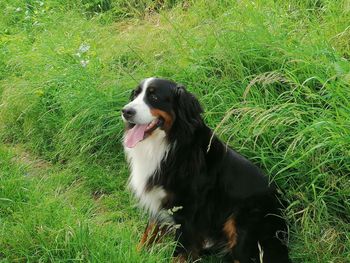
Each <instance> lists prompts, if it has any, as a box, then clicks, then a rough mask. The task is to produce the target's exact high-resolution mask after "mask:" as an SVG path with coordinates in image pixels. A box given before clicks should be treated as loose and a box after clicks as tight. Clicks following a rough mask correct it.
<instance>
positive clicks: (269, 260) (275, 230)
mask: <svg viewBox="0 0 350 263" xmlns="http://www.w3.org/2000/svg"><path fill="white" fill-rule="evenodd" d="M259 232H260V235H259V242H258V248H259V256H260V257H259V258H260V263H291V262H292V261H291V260H290V258H289V255H288V247H287V243H288V229H287V225H286V223H285V221H284V219H283V218H282V217H281V216H279V215H273V214H269V215H266V216H265V218H264V219H263V222H262V225H261V227H260V231H259Z"/></svg>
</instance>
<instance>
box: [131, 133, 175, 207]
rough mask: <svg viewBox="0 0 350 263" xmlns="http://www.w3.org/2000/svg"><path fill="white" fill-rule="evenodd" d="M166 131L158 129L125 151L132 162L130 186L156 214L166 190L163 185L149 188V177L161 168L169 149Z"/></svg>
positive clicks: (141, 202)
mask: <svg viewBox="0 0 350 263" xmlns="http://www.w3.org/2000/svg"><path fill="white" fill-rule="evenodd" d="M165 136H166V135H165V132H164V131H161V130H156V131H155V132H153V134H152V135H151V136H150V137H149V138H147V139H145V140H144V141H141V142H139V143H138V144H137V145H136V146H135V147H134V148H126V147H125V152H126V155H127V159H128V161H129V163H130V168H131V176H130V182H129V184H130V187H131V189H132V191H133V192H134V194H135V195H136V197H137V198H138V199H139V202H140V204H141V205H142V206H143V207H145V208H146V209H147V210H149V211H150V212H151V213H152V214H156V213H157V212H158V211H159V209H160V208H161V204H162V201H163V200H164V198H165V197H166V192H165V191H164V189H163V188H162V187H161V186H154V187H153V188H151V189H148V187H147V183H148V181H149V179H150V178H151V177H152V176H154V175H155V173H156V171H157V170H158V169H160V164H161V162H162V160H163V159H164V158H166V155H167V153H168V151H169V144H168V142H167V141H166V138H165Z"/></svg>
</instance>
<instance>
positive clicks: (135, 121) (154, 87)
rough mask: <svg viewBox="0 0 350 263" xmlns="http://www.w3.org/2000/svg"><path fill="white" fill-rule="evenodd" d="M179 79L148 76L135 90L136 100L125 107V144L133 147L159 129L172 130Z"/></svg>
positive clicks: (123, 111) (123, 113) (123, 114)
mask: <svg viewBox="0 0 350 263" xmlns="http://www.w3.org/2000/svg"><path fill="white" fill-rule="evenodd" d="M175 86H176V83H174V82H170V81H165V80H161V79H156V78H148V79H146V80H144V81H143V82H141V84H140V85H139V86H138V87H137V88H136V89H135V90H134V91H133V94H132V101H131V102H129V103H128V104H127V105H125V107H124V108H123V110H122V118H123V120H124V122H126V124H127V131H126V134H125V140H124V143H125V146H126V147H128V148H133V147H135V146H136V144H137V143H139V142H140V141H143V140H145V139H146V138H147V137H149V136H150V135H152V133H153V132H154V131H155V130H157V129H162V130H169V128H170V127H171V125H172V123H173V120H174V114H173V113H172V97H173V92H174V87H175Z"/></svg>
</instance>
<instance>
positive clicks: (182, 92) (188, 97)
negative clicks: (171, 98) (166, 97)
mask: <svg viewBox="0 0 350 263" xmlns="http://www.w3.org/2000/svg"><path fill="white" fill-rule="evenodd" d="M202 112H203V109H202V107H201V105H200V103H199V101H198V100H197V99H196V97H195V96H194V95H193V94H191V93H190V92H188V91H187V90H186V88H185V87H184V86H182V85H177V87H176V88H175V113H176V124H177V126H178V127H179V129H181V131H182V132H185V133H187V135H189V134H188V133H190V134H192V133H193V131H194V130H195V128H196V127H198V126H200V125H201V124H202V123H203V120H202V116H201V113H202Z"/></svg>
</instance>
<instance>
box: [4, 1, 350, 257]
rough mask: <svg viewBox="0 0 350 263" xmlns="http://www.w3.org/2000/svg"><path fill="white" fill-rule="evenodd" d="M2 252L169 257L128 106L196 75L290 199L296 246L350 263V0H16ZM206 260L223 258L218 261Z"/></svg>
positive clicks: (218, 124) (198, 87)
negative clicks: (153, 239)
mask: <svg viewBox="0 0 350 263" xmlns="http://www.w3.org/2000/svg"><path fill="white" fill-rule="evenodd" d="M0 10H1V12H2V14H1V15H0V262H71V261H82V262H169V261H170V255H171V251H172V249H173V243H172V242H170V241H169V242H165V243H163V244H159V245H156V246H155V247H153V248H151V249H150V250H149V251H143V252H140V253H138V252H136V250H135V247H136V244H137V242H138V238H139V237H140V234H141V232H142V230H143V227H144V224H145V221H146V218H147V216H146V215H145V214H143V213H141V212H140V211H139V210H138V208H137V207H136V202H135V200H134V199H133V198H132V196H131V195H130V193H129V192H128V190H127V189H126V183H127V177H128V171H127V166H126V164H125V161H124V155H123V151H122V147H121V137H122V133H123V124H122V122H121V119H120V109H121V107H122V106H123V105H124V104H125V102H126V101H127V99H128V97H129V91H130V89H131V88H133V87H134V86H135V85H136V83H137V82H139V80H141V79H143V78H145V77H149V76H159V77H166V78H170V79H173V80H175V81H177V82H181V83H183V84H185V85H186V86H187V88H188V89H189V90H190V91H192V92H193V93H195V94H196V95H197V97H198V98H199V99H200V101H201V102H202V104H203V105H204V108H205V115H204V117H205V119H206V121H207V123H208V124H209V126H210V127H212V128H213V129H215V131H216V133H217V134H218V135H219V136H220V138H222V139H223V140H225V141H227V142H228V143H229V144H230V145H231V146H232V147H234V148H235V149H237V150H238V151H239V152H241V153H242V154H243V155H245V156H247V157H249V158H250V159H251V160H253V162H255V163H256V164H258V165H259V166H260V167H262V168H263V169H264V171H266V173H267V174H269V175H270V177H271V178H272V179H273V180H275V181H276V182H277V184H278V185H279V187H280V189H281V190H282V191H283V192H284V197H285V199H287V200H288V201H289V206H288V208H287V210H286V212H285V217H286V219H287V221H288V224H289V229H290V240H289V246H290V249H291V257H292V259H293V261H294V262H300V263H309V262H310V263H326V262H329V263H331V262H332V263H349V262H350V63H349V60H350V42H349V40H350V1H348V0H339V1H333V0H289V1H288V0H287V1H282V0H256V1H248V0H240V1H228V0H227V1H225V0H221V1H204V0H197V1H179V0H162V1H161V0H157V1H151V0H142V1H136V0H132V1H127V0H74V1H69V0H47V1H36V0H27V1H22V0H2V1H1V2H0ZM205 262H218V261H215V259H207V260H206V261H205Z"/></svg>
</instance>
